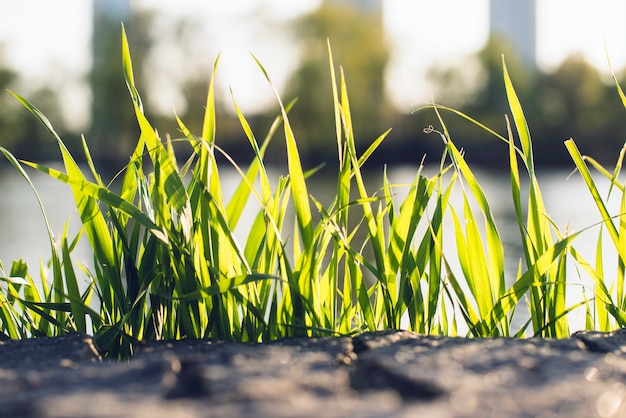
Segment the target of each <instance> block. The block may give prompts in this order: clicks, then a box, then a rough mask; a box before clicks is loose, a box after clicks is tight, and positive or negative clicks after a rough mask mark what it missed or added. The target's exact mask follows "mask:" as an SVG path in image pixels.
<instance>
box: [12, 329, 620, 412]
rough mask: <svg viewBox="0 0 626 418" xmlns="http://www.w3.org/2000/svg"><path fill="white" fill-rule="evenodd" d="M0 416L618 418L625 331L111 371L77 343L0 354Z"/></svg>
mask: <svg viewBox="0 0 626 418" xmlns="http://www.w3.org/2000/svg"><path fill="white" fill-rule="evenodd" d="M0 416H2V417H64V418H65V417H155V418H159V417H168V418H169V417H238V416H245V417H390V416H394V417H395V416H397V417H437V418H440V417H538V418H554V417H585V418H588V417H623V416H626V330H619V331H616V332H614V333H599V332H579V333H576V334H574V335H573V336H572V337H571V338H569V339H564V340H544V339H527V340H516V339H509V338H498V339H465V338H449V337H434V336H420V335H417V334H412V333H409V332H404V331H390V332H381V333H368V334H363V335H360V336H358V337H355V338H316V339H304V338H294V339H285V340H281V341H277V342H272V343H266V344H238V343H231V342H219V341H199V340H185V341H174V342H154V343H150V344H148V345H147V346H146V347H145V348H144V349H142V350H141V352H139V353H137V354H136V355H135V357H134V358H133V359H132V360H131V361H128V362H122V363H115V362H111V361H106V360H105V361H102V360H101V359H100V357H99V355H98V352H97V350H96V348H95V346H94V344H93V342H92V340H91V338H90V337H88V336H85V335H81V334H73V335H68V336H64V337H58V338H39V339H32V340H23V341H7V342H2V343H1V344H0Z"/></svg>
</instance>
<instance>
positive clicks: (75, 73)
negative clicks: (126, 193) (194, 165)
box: [0, 0, 626, 169]
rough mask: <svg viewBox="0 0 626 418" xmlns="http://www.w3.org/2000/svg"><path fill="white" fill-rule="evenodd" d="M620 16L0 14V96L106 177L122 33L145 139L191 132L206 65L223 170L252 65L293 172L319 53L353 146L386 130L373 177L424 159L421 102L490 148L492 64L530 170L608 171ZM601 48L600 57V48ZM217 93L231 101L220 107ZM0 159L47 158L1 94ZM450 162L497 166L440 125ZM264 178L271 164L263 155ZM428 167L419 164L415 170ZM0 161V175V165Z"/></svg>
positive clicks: (118, 118)
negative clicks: (343, 91)
mask: <svg viewBox="0 0 626 418" xmlns="http://www.w3.org/2000/svg"><path fill="white" fill-rule="evenodd" d="M625 19H626V4H625V3H624V2H621V1H616V0H597V1H594V2H588V1H579V0H573V1H572V0H570V1H564V0H536V1H535V0H526V1H523V2H520V1H515V0H492V1H488V0H475V1H472V2H467V1H462V0H438V1H425V0H419V1H411V2H408V1H404V0H324V1H320V0H300V1H297V2H289V1H279V0H242V1H237V2H218V1H199V0H195V1H194V0H182V1H177V2H169V1H165V0H160V1H147V0H143V1H141V0H94V1H85V0H58V1H55V2H48V1H44V0H22V1H20V2H3V3H2V4H0V88H1V90H2V91H4V90H5V89H11V90H13V91H16V92H18V93H19V94H21V95H23V96H25V97H27V98H28V99H29V100H31V101H32V102H33V103H34V104H35V105H36V106H38V107H39V108H40V109H41V110H42V111H43V112H44V113H45V114H46V115H47V116H48V117H49V118H50V120H51V121H52V122H53V124H54V125H55V127H56V128H57V130H58V131H59V132H60V133H61V135H62V137H63V139H64V140H65V141H66V142H67V144H68V145H70V147H72V148H73V149H75V150H78V152H77V153H78V154H80V149H79V148H78V147H79V144H80V135H81V134H84V135H85V137H86V139H87V143H88V144H89V146H90V148H91V150H92V152H93V154H94V156H95V157H96V159H97V160H99V161H101V164H102V165H103V166H105V167H111V168H112V169H118V168H119V167H121V166H123V164H124V163H125V162H126V159H127V158H128V155H129V152H130V150H131V149H132V147H133V146H134V143H135V141H136V138H137V127H136V122H135V121H134V116H133V111H132V108H131V102H130V99H129V97H128V93H127V91H126V87H125V84H124V80H123V76H122V71H121V58H120V37H121V33H120V32H121V30H120V28H121V25H120V22H124V24H125V27H126V30H127V32H128V36H129V40H130V44H131V53H132V56H133V64H134V67H135V73H136V78H137V79H138V84H139V87H140V93H141V94H142V96H143V98H144V103H145V107H146V112H147V113H148V115H149V118H150V119H151V120H152V121H153V122H154V125H155V126H156V127H158V129H159V132H160V133H161V134H162V136H164V135H166V134H169V135H171V136H172V137H174V138H175V137H178V136H180V133H179V132H178V129H177V126H176V124H175V123H174V119H173V116H174V112H176V114H178V115H179V116H180V117H181V119H182V120H184V121H185V122H186V124H187V125H188V126H189V127H190V128H191V129H192V131H195V132H199V131H200V126H201V118H202V114H203V104H204V100H205V94H206V89H207V85H208V80H209V76H210V73H211V69H212V66H213V64H214V61H215V59H216V57H217V55H218V53H220V52H221V53H222V56H221V62H220V66H219V68H218V75H217V84H218V105H219V112H220V115H221V117H220V119H219V120H218V127H217V129H218V142H219V144H220V146H222V147H223V148H225V149H226V150H227V151H228V152H229V153H231V154H232V155H233V157H235V159H237V160H238V161H242V163H243V162H245V161H247V159H248V157H249V155H250V153H249V152H248V147H247V146H246V140H245V138H244V136H243V133H242V131H241V128H240V126H239V124H238V122H237V121H236V119H235V116H234V112H233V106H232V100H233V98H234V100H236V101H237V103H238V105H239V106H240V107H241V108H242V109H243V111H244V113H245V114H246V116H247V117H248V118H249V119H250V121H251V123H252V125H253V128H254V129H255V132H256V133H257V135H258V136H259V137H262V136H263V135H264V133H265V131H266V130H267V129H268V127H269V124H270V123H271V121H272V120H273V118H274V117H275V115H276V114H277V105H276V102H275V100H274V99H273V97H272V93H271V90H270V88H269V86H268V83H267V82H266V81H265V80H264V78H263V75H262V74H261V71H260V70H259V69H258V68H257V67H256V64H255V63H254V61H253V59H252V58H251V54H254V56H256V57H257V58H258V59H259V60H260V61H261V62H262V63H263V65H264V66H265V67H266V69H267V70H268V73H269V75H270V77H271V78H272V80H273V82H274V83H275V84H276V86H277V87H278V89H279V91H280V93H281V95H282V97H283V100H284V101H285V102H288V101H290V100H291V99H293V98H296V97H297V98H298V102H297V104H296V106H295V107H294V109H293V111H292V113H291V118H292V125H293V126H294V129H295V131H296V136H297V139H298V141H299V144H300V146H301V152H302V156H303V158H304V160H305V162H306V163H307V165H313V164H317V163H319V162H325V163H327V164H332V163H333V162H334V161H335V159H336V157H335V155H336V150H335V145H334V144H335V140H334V131H333V127H334V121H333V117H334V116H333V112H332V99H331V85H330V78H329V69H328V58H327V50H326V39H327V38H328V39H330V42H331V44H332V48H333V55H334V59H335V63H336V64H337V65H341V66H342V67H343V70H344V71H345V74H346V77H347V83H348V89H349V93H350V99H351V104H352V110H353V117H354V123H355V132H356V139H357V143H358V145H359V146H360V147H366V146H367V145H368V144H369V143H370V142H371V141H372V140H373V139H374V138H376V137H377V136H378V135H379V134H380V133H381V132H383V131H384V130H386V129H387V128H393V131H392V133H391V134H390V137H389V139H388V140H387V141H386V142H385V144H384V145H383V147H382V148H381V150H380V152H378V153H376V154H375V155H374V159H373V161H372V163H371V164H372V165H373V166H375V165H380V164H397V163H411V162H414V163H417V162H419V161H420V160H421V158H422V156H423V155H424V154H427V155H428V156H429V157H430V158H432V159H431V160H430V161H431V162H436V158H438V155H440V150H441V143H440V140H439V138H437V137H435V136H433V135H430V136H428V135H425V134H424V133H423V128H424V127H425V126H428V125H430V124H433V125H435V126H437V119H436V117H435V115H434V113H433V112H432V110H421V111H418V112H416V113H413V111H414V110H415V109H417V108H419V107H420V106H423V105H427V104H429V103H430V102H432V101H435V102H437V103H441V104H444V105H448V106H452V107H455V108H458V109H460V110H462V111H464V112H466V113H467V114H468V115H470V116H472V117H474V118H476V119H478V120H480V121H482V122H484V123H485V124H487V125H488V126H490V127H492V128H493V129H495V130H496V131H498V132H501V133H505V122H504V114H506V113H507V112H508V107H507V104H506V97H505V95H504V88H503V83H502V64H501V56H502V54H504V56H505V59H506V62H507V67H508V68H509V71H510V73H511V74H512V77H513V81H514V83H515V86H516V88H517V90H518V94H519V95H520V98H521V101H522V105H523V106H524V109H525V111H526V116H527V119H528V122H529V124H530V127H531V131H532V134H533V138H534V141H535V150H536V153H537V156H536V157H537V158H536V160H537V162H538V164H539V165H540V166H542V165H543V166H564V165H568V164H570V162H569V157H568V155H567V153H566V151H565V149H564V147H563V141H564V140H565V139H567V138H569V137H574V139H575V140H576V142H577V144H578V146H579V147H580V148H581V150H582V151H583V152H584V153H588V154H591V155H593V156H594V157H596V158H597V159H599V160H600V161H604V162H611V161H613V159H614V156H615V154H616V153H617V151H618V150H619V149H620V148H621V146H622V144H623V143H624V138H623V135H622V132H623V129H624V117H623V116H624V113H623V112H624V108H623V106H622V105H621V102H620V99H619V96H618V95H617V93H616V90H615V87H614V85H613V84H612V80H611V77H610V71H609V65H608V62H607V57H606V52H608V54H609V56H610V58H611V61H612V64H613V69H614V70H615V72H616V74H617V77H618V79H620V80H622V79H623V78H624V77H623V73H624V72H623V70H622V68H623V66H624V63H625V58H626V25H624V20H625ZM605 45H606V50H605ZM231 91H232V93H231ZM0 109H1V112H0V145H1V146H4V147H6V148H8V149H9V150H11V151H12V152H14V153H15V154H16V155H18V156H20V157H24V158H29V159H36V160H38V161H41V160H50V159H56V158H57V157H58V151H57V149H56V144H55V143H54V141H53V140H52V138H51V137H50V136H49V135H48V134H47V133H46V132H45V131H44V130H43V129H42V128H41V127H40V126H39V125H38V124H37V123H36V122H35V120H34V118H33V117H32V116H31V115H29V114H28V113H27V112H26V111H25V110H24V109H23V108H21V107H20V106H19V105H18V104H17V102H16V101H15V100H14V99H13V98H12V97H11V96H10V95H9V94H7V93H4V92H3V93H2V94H0ZM444 117H445V118H446V123H447V124H448V127H449V128H450V131H451V134H452V136H453V138H455V140H456V141H457V142H458V143H459V144H460V145H461V146H464V147H465V150H466V156H467V158H468V159H469V160H470V161H472V162H474V163H476V164H482V165H485V166H489V167H498V166H500V165H502V164H506V158H505V157H506V152H507V151H506V147H503V146H501V145H500V144H498V143H497V141H496V140H495V139H494V138H493V137H490V136H489V135H487V134H485V132H484V131H481V130H479V129H476V128H474V127H472V126H471V125H469V124H468V123H467V122H464V121H462V120H461V119H460V118H458V117H455V116H453V115H444ZM275 142H276V144H275V148H276V149H275V152H271V153H269V154H268V155H269V156H270V161H269V162H270V163H276V164H282V163H283V162H284V155H283V153H282V147H281V144H280V143H279V141H275ZM427 158H428V157H427ZM0 164H2V163H0Z"/></svg>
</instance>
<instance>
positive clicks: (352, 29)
mask: <svg viewBox="0 0 626 418" xmlns="http://www.w3.org/2000/svg"><path fill="white" fill-rule="evenodd" d="M294 28H295V34H296V39H297V40H298V41H299V46H300V50H301V56H302V60H301V63H300V66H299V68H297V69H296V71H295V72H294V73H293V75H292V76H291V79H290V81H289V82H288V84H287V88H286V91H285V93H284V94H283V96H284V97H285V98H288V99H291V98H293V97H297V98H298V102H297V103H296V106H295V107H294V108H293V110H292V111H291V114H290V121H291V124H292V127H293V128H294V130H295V131H296V132H297V134H298V138H299V140H300V147H301V148H300V149H301V153H307V152H308V153H314V154H322V155H323V156H328V155H334V154H335V153H336V143H337V142H336V134H335V121H334V110H333V101H332V90H331V87H330V84H329V80H330V67H329V64H328V44H327V39H329V40H330V43H331V48H332V53H333V57H334V61H335V64H337V65H339V64H340V65H341V67H342V68H343V70H344V72H345V74H346V78H347V80H348V86H347V87H348V91H349V94H350V105H351V110H352V119H353V121H354V123H355V126H354V130H355V139H356V141H357V145H358V144H359V143H360V144H369V143H371V141H372V140H373V139H374V138H376V137H377V136H378V135H380V134H381V133H382V132H383V131H384V130H386V129H388V128H389V123H390V116H391V106H390V105H389V104H388V102H387V100H386V99H385V86H384V74H385V67H386V65H387V62H388V59H389V50H388V47H387V45H386V43H385V37H384V35H383V28H382V17H381V15H379V14H372V13H367V12H363V11H360V10H358V9H355V8H351V7H349V6H346V5H342V4H331V3H323V4H322V6H320V7H319V8H318V9H317V10H315V11H314V12H312V13H310V14H307V15H305V16H303V17H302V18H300V19H298V20H296V21H295V22H294Z"/></svg>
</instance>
